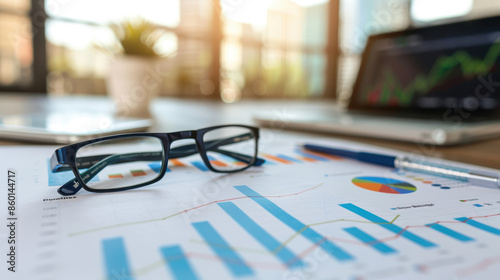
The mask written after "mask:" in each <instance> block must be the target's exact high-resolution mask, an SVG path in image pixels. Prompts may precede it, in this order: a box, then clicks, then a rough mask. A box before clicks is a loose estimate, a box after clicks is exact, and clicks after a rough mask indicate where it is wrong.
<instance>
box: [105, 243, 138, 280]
mask: <svg viewBox="0 0 500 280" xmlns="http://www.w3.org/2000/svg"><path fill="white" fill-rule="evenodd" d="M102 250H103V255H104V264H105V266H106V279H109V280H113V279H116V276H117V275H119V277H120V279H121V280H132V279H134V277H132V274H131V272H130V266H129V264H128V259H127V253H126V252H125V245H124V244H123V238H121V237H118V238H112V239H104V240H103V241H102Z"/></svg>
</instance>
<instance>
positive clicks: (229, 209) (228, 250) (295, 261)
mask: <svg viewBox="0 0 500 280" xmlns="http://www.w3.org/2000/svg"><path fill="white" fill-rule="evenodd" d="M234 189H235V190H237V191H238V192H240V193H242V194H243V195H244V196H245V197H246V198H247V199H248V200H251V201H253V202H254V203H255V204H256V206H258V207H259V209H260V210H262V211H264V212H265V213H267V214H270V215H271V216H272V217H274V220H275V221H273V224H274V223H281V224H283V225H285V226H287V227H289V228H290V229H292V230H293V231H295V234H294V238H297V236H301V237H302V238H304V239H305V240H308V242H309V244H310V246H311V247H317V248H318V249H320V250H322V251H323V253H325V254H326V255H328V256H329V258H330V259H331V260H332V261H334V262H336V263H339V264H342V263H349V262H355V261H357V260H359V259H360V258H363V256H362V255H357V254H356V250H353V247H352V244H353V242H354V241H356V242H357V243H358V244H360V245H363V246H364V247H366V248H370V249H371V250H373V252H375V253H376V254H379V255H380V256H381V257H384V256H394V255H398V254H400V253H401V251H402V250H404V249H403V248H401V249H400V248H397V247H395V246H394V245H391V244H390V240H394V239H395V238H394V237H397V238H399V239H402V240H403V241H404V242H405V244H409V245H411V244H413V245H414V248H416V249H418V250H422V252H425V251H428V250H436V249H437V248H439V247H440V244H439V243H438V242H435V241H434V240H429V239H427V238H426V237H423V236H420V235H419V234H417V233H414V232H413V231H412V228H417V227H418V228H427V230H428V231H429V232H436V233H438V234H440V235H442V236H443V237H444V238H447V239H449V240H454V241H457V242H459V243H464V244H465V243H471V242H474V241H476V239H475V238H474V236H472V234H473V233H474V232H475V231H476V233H479V232H483V233H487V234H491V235H492V236H494V235H500V229H498V228H496V227H495V226H492V225H488V224H487V223H483V222H482V221H478V219H479V218H487V217H476V218H474V217H469V218H468V217H457V218H455V219H454V220H450V221H438V222H434V223H428V224H424V225H411V226H408V225H404V226H400V225H397V222H395V220H392V221H391V220H388V219H384V218H382V217H380V216H378V215H377V214H375V213H372V212H371V211H369V210H367V209H364V208H361V207H359V206H357V205H356V204H354V203H344V204H338V205H337V207H338V209H344V210H347V212H346V213H351V214H354V215H356V216H359V217H360V218H361V219H362V220H361V221H358V222H364V223H365V224H369V225H370V227H373V229H375V228H381V229H384V230H385V231H387V232H388V233H389V234H393V235H392V236H388V238H385V239H381V238H377V237H375V236H373V235H372V234H371V233H370V232H371V230H366V227H364V228H361V227H358V226H345V225H343V224H340V223H339V227H340V229H341V230H342V231H344V232H345V233H346V234H348V236H351V237H352V240H351V242H346V241H345V240H341V239H338V238H335V236H328V235H324V234H322V233H320V232H319V231H317V230H315V229H314V228H313V226H312V225H311V224H306V223H305V222H303V221H301V220H299V219H298V218H296V217H294V215H292V214H291V213H288V212H287V211H285V210H284V209H282V208H281V207H280V206H278V204H276V203H275V202H273V201H272V200H271V199H270V198H267V197H266V196H263V195H261V194H260V193H258V192H257V191H255V190H254V189H252V188H251V187H249V186H247V185H237V186H234ZM240 198H241V197H240ZM215 205H217V206H218V207H219V208H220V209H221V210H222V211H223V213H225V214H226V216H225V217H224V219H227V223H229V222H230V221H232V222H234V223H235V224H236V225H237V226H239V227H240V228H241V229H242V230H243V231H244V232H245V233H246V236H244V237H242V238H245V239H246V238H248V239H252V240H254V241H256V242H257V243H258V244H260V246H261V247H262V250H266V251H267V252H268V254H269V255H272V256H273V257H274V260H275V262H276V263H277V264H280V265H281V267H283V269H288V270H290V271H293V270H300V269H305V268H307V267H308V265H309V264H307V263H306V262H305V261H304V256H303V254H301V253H302V252H299V251H297V250H296V249H295V248H293V239H287V240H280V239H278V238H276V237H275V236H274V233H273V232H271V231H269V230H268V229H267V228H268V227H269V226H270V225H269V224H263V223H262V222H261V221H259V220H256V219H254V218H252V217H251V215H250V213H247V212H245V211H244V210H243V209H242V208H240V207H239V206H238V202H237V200H235V201H231V200H228V201H221V202H217V203H216V204H215ZM215 205H213V206H212V207H215ZM256 211H258V210H256ZM446 224H455V225H456V226H460V229H459V230H456V229H452V228H450V227H448V226H447V225H446ZM191 226H192V228H193V229H194V232H196V233H197V235H198V236H199V238H201V240H202V241H203V243H204V244H205V245H206V246H207V247H208V248H209V249H210V251H211V252H212V254H213V257H212V258H211V259H212V260H213V261H215V262H219V263H221V264H222V265H223V267H225V269H226V273H228V274H229V275H230V276H231V277H233V278H246V277H258V270H259V268H258V267H254V266H253V265H252V260H246V259H245V257H244V255H242V253H241V251H239V250H238V244H231V243H230V241H228V237H230V236H231V235H232V234H233V232H232V231H231V230H229V231H228V229H227V228H217V227H215V226H214V225H213V224H212V223H211V222H210V221H200V222H193V223H192V224H191ZM455 228H457V227H455ZM337 240H338V242H337ZM101 246H102V251H103V253H102V258H103V262H104V266H105V269H104V271H106V274H107V275H108V277H107V279H115V278H113V277H114V276H113V275H115V276H116V275H121V276H122V277H123V278H120V279H135V278H134V277H135V276H134V273H133V271H134V268H133V264H131V263H130V261H129V259H128V257H127V256H128V255H129V254H128V252H127V249H126V246H125V241H124V239H123V237H116V238H112V239H106V240H103V241H102V245H101ZM157 254H158V256H159V257H161V258H162V259H163V261H164V266H165V269H166V271H167V273H168V274H169V275H170V277H171V278H172V279H178V280H180V279H203V276H204V275H206V272H203V271H202V270H199V269H198V267H197V261H198V258H197V253H196V252H190V251H188V252H186V251H184V249H183V247H182V245H181V244H161V245H159V248H158V252H157ZM109 275H112V276H109Z"/></svg>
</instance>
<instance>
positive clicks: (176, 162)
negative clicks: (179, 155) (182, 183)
mask: <svg viewBox="0 0 500 280" xmlns="http://www.w3.org/2000/svg"><path fill="white" fill-rule="evenodd" d="M168 161H169V162H171V163H172V164H173V165H174V166H186V165H185V164H184V163H182V162H181V161H180V160H178V159H169V160H168Z"/></svg>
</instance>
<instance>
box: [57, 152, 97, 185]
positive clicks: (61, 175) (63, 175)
mask: <svg viewBox="0 0 500 280" xmlns="http://www.w3.org/2000/svg"><path fill="white" fill-rule="evenodd" d="M85 170H87V169H82V170H81V171H82V172H83V171H85ZM47 171H48V174H47V175H48V178H49V187H60V186H62V185H64V184H66V182H68V181H69V180H73V179H74V178H75V174H73V171H71V170H69V171H61V172H52V170H51V169H50V159H47ZM98 181H99V176H98V175H96V176H95V177H94V178H92V179H91V180H90V182H98Z"/></svg>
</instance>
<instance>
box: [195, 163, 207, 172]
mask: <svg viewBox="0 0 500 280" xmlns="http://www.w3.org/2000/svg"><path fill="white" fill-rule="evenodd" d="M191 163H192V164H193V165H194V166H196V167H197V168H198V169H199V170H201V171H209V169H208V167H207V166H206V165H205V163H203V161H192V162H191Z"/></svg>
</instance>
